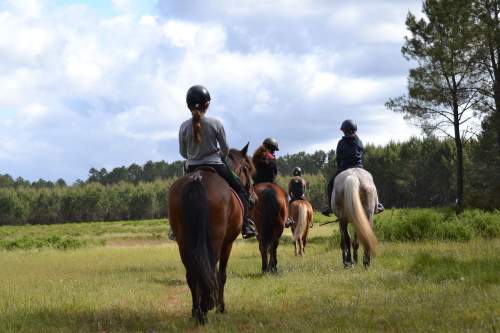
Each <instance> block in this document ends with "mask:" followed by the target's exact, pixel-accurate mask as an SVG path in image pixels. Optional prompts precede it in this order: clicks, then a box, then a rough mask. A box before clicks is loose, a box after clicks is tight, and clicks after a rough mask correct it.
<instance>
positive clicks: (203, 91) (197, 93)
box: [186, 85, 210, 109]
mask: <svg viewBox="0 0 500 333" xmlns="http://www.w3.org/2000/svg"><path fill="white" fill-rule="evenodd" d="M206 102H210V93H209V92H208V90H207V88H205V87H204V86H200V85H196V86H192V87H191V88H189V90H188V91H187V94H186V103H187V106H188V108H189V109H197V108H199V107H200V106H202V105H203V104H205V103H206Z"/></svg>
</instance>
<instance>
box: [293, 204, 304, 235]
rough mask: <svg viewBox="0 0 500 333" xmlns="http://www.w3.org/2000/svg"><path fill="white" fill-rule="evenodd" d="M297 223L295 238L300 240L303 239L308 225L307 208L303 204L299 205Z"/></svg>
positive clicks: (294, 232)
mask: <svg viewBox="0 0 500 333" xmlns="http://www.w3.org/2000/svg"><path fill="white" fill-rule="evenodd" d="M295 223H296V224H295V230H294V231H293V238H294V239H295V240H299V239H301V238H302V236H303V234H304V232H305V229H306V225H307V206H306V205H305V204H303V203H300V204H299V205H298V214H297V221H295Z"/></svg>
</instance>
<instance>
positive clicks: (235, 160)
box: [226, 143, 255, 192]
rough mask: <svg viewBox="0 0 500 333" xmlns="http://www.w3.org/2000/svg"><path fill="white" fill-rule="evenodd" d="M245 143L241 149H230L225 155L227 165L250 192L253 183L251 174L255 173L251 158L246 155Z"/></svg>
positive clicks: (246, 147)
mask: <svg viewBox="0 0 500 333" xmlns="http://www.w3.org/2000/svg"><path fill="white" fill-rule="evenodd" d="M248 145H249V143H247V144H246V145H245V147H243V149H241V150H238V149H230V150H229V153H228V155H227V160H226V161H227V165H228V166H229V168H230V169H231V171H233V172H234V173H235V174H236V175H237V176H238V177H240V180H241V183H242V184H243V186H244V187H245V189H246V190H247V191H248V192H250V191H251V189H252V185H253V180H252V176H253V174H254V173H255V167H254V166H253V163H252V160H251V159H250V158H249V157H248V156H247V152H248Z"/></svg>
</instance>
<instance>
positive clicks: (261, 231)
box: [250, 183, 288, 273]
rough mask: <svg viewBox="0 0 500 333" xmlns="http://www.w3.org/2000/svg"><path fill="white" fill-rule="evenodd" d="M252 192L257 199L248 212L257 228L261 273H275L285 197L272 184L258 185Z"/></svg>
mask: <svg viewBox="0 0 500 333" xmlns="http://www.w3.org/2000/svg"><path fill="white" fill-rule="evenodd" d="M253 190H254V192H255V194H256V195H257V198H258V199H257V203H256V205H255V206H254V207H252V209H251V210H250V216H251V217H252V219H253V220H254V221H255V226H256V227H257V232H258V236H257V239H258V240H259V250H260V254H261V257H262V272H263V273H267V272H271V273H276V272H277V267H276V266H277V265H278V258H277V253H276V252H277V249H278V245H279V241H280V237H281V234H283V229H284V227H285V221H286V220H287V218H288V200H287V195H286V192H285V190H284V189H282V188H281V187H280V186H279V185H276V184H273V183H260V184H258V185H256V186H254V188H253Z"/></svg>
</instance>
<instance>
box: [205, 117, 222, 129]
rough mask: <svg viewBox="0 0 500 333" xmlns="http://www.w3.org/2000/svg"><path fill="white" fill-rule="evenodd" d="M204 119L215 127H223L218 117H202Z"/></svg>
mask: <svg viewBox="0 0 500 333" xmlns="http://www.w3.org/2000/svg"><path fill="white" fill-rule="evenodd" d="M204 119H205V121H206V122H207V123H209V124H211V125H212V126H215V127H224V126H223V125H222V119H220V118H219V117H204Z"/></svg>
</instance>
